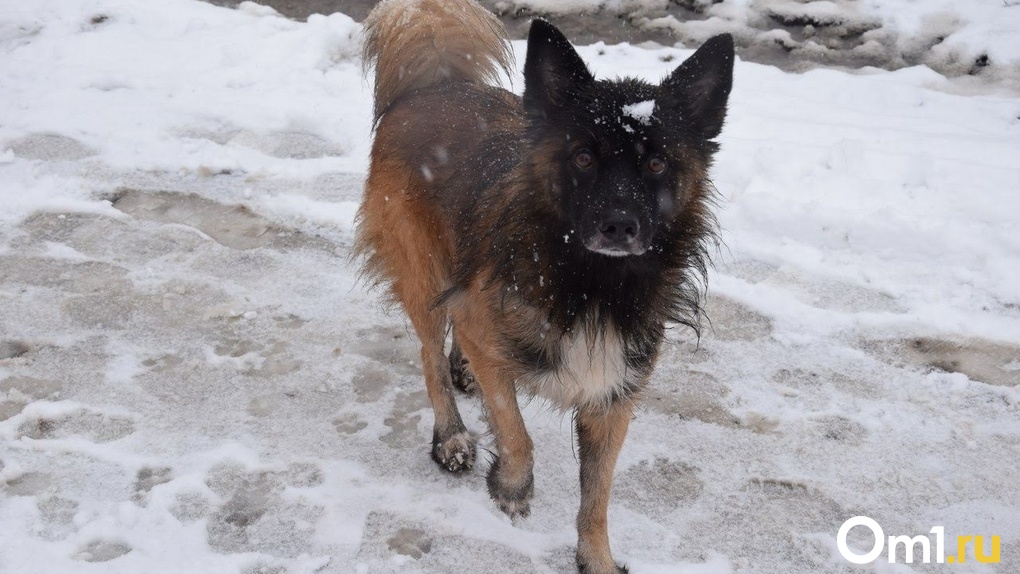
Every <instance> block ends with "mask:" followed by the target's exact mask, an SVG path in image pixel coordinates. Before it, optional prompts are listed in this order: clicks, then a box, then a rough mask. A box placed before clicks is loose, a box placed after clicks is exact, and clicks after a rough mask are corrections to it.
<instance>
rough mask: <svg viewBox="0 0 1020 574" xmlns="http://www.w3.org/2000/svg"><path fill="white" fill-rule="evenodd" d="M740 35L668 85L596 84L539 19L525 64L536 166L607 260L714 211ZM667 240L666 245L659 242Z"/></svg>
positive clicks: (572, 226) (565, 212) (720, 39)
mask: <svg viewBox="0 0 1020 574" xmlns="http://www.w3.org/2000/svg"><path fill="white" fill-rule="evenodd" d="M733 52H734V50H733V39H732V38H731V37H730V36H729V35H728V34H723V35H719V36H715V37H714V38H712V39H710V40H708V41H707V42H705V44H704V45H703V46H701V48H700V49H698V51H697V52H695V53H694V55H692V56H691V57H690V58H688V59H687V60H686V61H685V62H683V63H682V64H680V66H678V67H677V68H676V69H675V70H674V71H673V72H672V73H671V74H670V75H669V76H667V77H666V79H664V80H663V81H662V82H661V83H660V84H659V85H658V86H656V85H652V84H649V83H647V82H643V81H640V80H635V79H622V80H596V79H595V78H594V77H593V76H592V74H591V72H589V70H588V68H587V66H585V64H584V62H583V61H582V60H581V58H580V56H578V54H577V52H576V51H574V48H573V47H572V46H571V45H570V43H569V42H568V41H567V39H566V38H565V37H564V36H563V34H562V33H561V32H560V31H559V30H557V29H556V28H555V27H554V26H553V25H551V24H549V23H548V22H545V21H544V20H535V21H534V22H533V23H532V25H531V32H530V35H529V37H528V54H527V61H526V63H525V66H524V78H525V91H524V107H525V111H526V113H527V115H528V117H529V121H530V133H529V137H531V138H532V141H533V144H534V145H533V146H532V147H531V150H532V152H531V153H532V156H531V157H530V158H527V159H526V161H527V162H528V163H529V165H530V169H531V173H532V176H533V177H534V178H535V179H536V180H537V181H536V184H537V185H539V186H540V187H541V188H542V189H544V190H545V191H547V192H548V193H549V194H550V196H549V198H550V199H551V201H552V203H553V204H554V205H555V210H556V211H557V213H558V214H559V215H560V217H561V218H562V220H563V221H564V223H565V227H566V229H568V230H569V231H568V233H569V234H572V235H573V237H568V238H567V240H568V241H571V240H576V241H579V242H580V244H581V245H583V246H584V247H585V248H586V249H587V250H588V251H590V252H595V253H599V254H602V255H605V256H614V257H626V256H640V255H642V254H644V253H646V252H648V251H650V250H651V251H655V250H657V249H662V247H663V246H662V241H664V239H663V237H664V236H665V235H666V233H665V230H668V229H670V228H675V227H676V226H678V225H682V223H683V220H684V212H685V210H691V209H704V207H703V206H702V205H701V204H702V203H703V202H704V200H705V197H706V196H707V194H708V191H707V189H706V186H707V185H708V184H707V171H708V168H709V165H710V163H711V157H712V154H713V153H714V152H715V151H716V149H717V146H716V144H715V143H713V142H712V140H713V139H714V138H715V137H716V136H718V135H719V132H720V131H721V129H722V124H723V120H724V118H725V116H726V102H727V99H728V97H729V93H730V88H731V86H732V83H733ZM657 240H658V241H657Z"/></svg>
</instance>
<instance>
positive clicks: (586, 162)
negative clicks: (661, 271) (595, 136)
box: [574, 149, 595, 169]
mask: <svg viewBox="0 0 1020 574" xmlns="http://www.w3.org/2000/svg"><path fill="white" fill-rule="evenodd" d="M574 165H576V166H577V167H578V168H579V169H591V168H592V166H594V165H595V156H593V155H591V152H590V151H588V150H586V149H583V150H581V151H579V152H577V153H575V154H574Z"/></svg>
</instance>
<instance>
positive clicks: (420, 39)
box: [362, 0, 513, 122]
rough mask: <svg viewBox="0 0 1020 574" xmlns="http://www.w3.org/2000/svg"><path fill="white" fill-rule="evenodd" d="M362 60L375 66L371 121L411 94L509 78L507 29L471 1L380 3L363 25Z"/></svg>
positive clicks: (397, 0)
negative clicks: (441, 86)
mask: <svg viewBox="0 0 1020 574" xmlns="http://www.w3.org/2000/svg"><path fill="white" fill-rule="evenodd" d="M364 35H365V44H364V49H363V52H362V57H363V61H364V65H365V67H366V70H367V69H368V67H369V66H371V65H372V64H375V108H374V113H375V121H376V122H378V121H379V119H380V118H381V117H382V115H383V114H384V113H385V112H386V109H387V108H389V106H390V105H391V104H392V103H393V102H395V101H397V100H398V99H400V97H401V96H403V95H404V94H407V93H408V92H411V91H414V90H420V89H422V88H428V87H431V86H437V85H439V84H442V83H445V82H450V81H467V82H478V83H484V82H488V81H492V82H495V81H497V80H498V78H499V76H500V73H501V72H502V73H505V74H507V75H508V76H509V75H510V70H511V69H512V68H513V52H512V51H511V50H510V40H509V37H508V36H507V33H506V28H504V27H503V24H502V22H500V21H499V20H498V19H497V18H496V17H495V16H494V15H493V14H492V13H491V12H489V11H488V10H486V9H485V8H483V7H482V6H480V5H478V4H477V3H476V2H475V1H474V0H384V1H383V2H380V3H379V4H378V5H377V6H376V7H375V8H374V9H373V10H372V12H371V13H370V14H369V15H368V17H367V18H366V19H365V22H364Z"/></svg>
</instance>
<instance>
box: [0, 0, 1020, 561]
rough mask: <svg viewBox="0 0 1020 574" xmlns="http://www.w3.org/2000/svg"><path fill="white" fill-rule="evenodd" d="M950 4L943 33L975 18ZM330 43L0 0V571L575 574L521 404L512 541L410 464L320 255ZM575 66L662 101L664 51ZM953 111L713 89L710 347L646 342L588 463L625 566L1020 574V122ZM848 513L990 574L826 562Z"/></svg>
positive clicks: (333, 268) (168, 9) (351, 288)
mask: <svg viewBox="0 0 1020 574" xmlns="http://www.w3.org/2000/svg"><path fill="white" fill-rule="evenodd" d="M818 4H824V3H822V2H819V3H818ZM858 4H859V9H860V10H861V11H862V13H864V14H866V15H867V14H871V17H874V18H884V17H885V15H886V14H887V13H888V12H889V11H888V10H884V9H883V6H887V5H893V4H896V5H898V6H902V5H903V4H904V2H894V1H893V0H889V2H880V1H879V0H869V1H868V2H860V3H858ZM943 4H947V3H943ZM956 4H957V7H956V10H957V13H958V14H959V15H960V16H961V19H962V20H965V21H966V22H964V23H962V24H961V26H962V28H960V29H961V30H963V31H965V32H967V33H968V34H969V33H971V32H972V31H975V30H976V31H980V30H982V29H991V28H994V27H995V26H997V25H999V23H997V22H991V21H989V20H987V19H988V18H989V14H990V13H991V12H990V11H989V10H986V8H987V6H984V7H978V4H981V3H979V2H974V7H973V10H972V9H971V4H970V3H961V2H958V3H956ZM964 4H966V7H963V5H964ZM984 4H987V3H984ZM999 4H1000V5H1002V4H1001V2H1000V3H999ZM1006 4H1008V2H1007V3H1006ZM720 5H722V4H720ZM947 5H948V4H947ZM1010 9H1011V10H1013V11H1020V6H1018V7H1015V8H1010ZM1009 14H1013V12H1009ZM560 17H561V18H571V17H572V16H569V15H563V16H560ZM574 17H576V16H574ZM983 19H984V20H983ZM981 26H985V28H981ZM358 30H359V26H358V25H357V24H356V23H354V22H353V21H351V20H350V19H349V18H347V17H346V16H343V15H338V14H337V15H332V16H328V17H326V16H313V17H311V18H309V20H308V21H307V22H294V21H290V20H286V19H284V18H281V17H279V16H277V15H276V14H275V13H274V12H273V11H272V10H269V9H266V8H263V7H260V6H257V5H254V4H244V5H242V6H241V7H240V8H239V9H237V10H229V9H225V8H218V7H214V6H211V5H209V4H205V3H202V2H198V1H195V0H162V1H161V2H148V1H145V0H33V1H32V2H20V3H15V2H4V3H3V5H2V6H0V572H2V573H4V574H7V573H12V574H14V573H17V574H33V573H40V574H63V573H71V572H74V573H90V572H97V573H98V572H102V573H121V572H123V573H132V574H133V573H137V572H147V573H161V572H166V573H170V572H173V573H189V574H191V573H196V574H197V573H205V572H208V573H215V574H222V573H225V572H227V573H229V572H237V573H244V574H267V573H274V574H279V573H284V572H286V573H304V572H328V573H344V574H347V573H351V572H358V573H386V572H429V573H447V572H479V571H484V572H491V573H492V574H504V573H516V572H542V573H554V572H569V571H571V569H572V568H573V544H574V537H575V532H574V529H573V516H574V513H575V511H576V506H577V499H578V488H577V484H576V478H575V477H576V473H577V463H576V460H575V456H574V454H573V447H572V440H573V436H572V432H571V424H570V419H569V417H568V416H564V415H562V414H560V413H558V412H555V411H552V410H551V409H549V407H548V406H546V405H544V404H542V403H541V402H537V401H536V402H533V403H530V404H529V405H528V406H527V407H526V408H525V417H526V419H527V422H528V424H529V428H530V429H531V431H532V435H533V438H534V440H535V445H536V453H535V454H536V475H535V481H536V486H535V491H536V498H535V501H534V503H533V513H532V516H531V518H529V519H528V520H527V521H525V522H523V523H521V524H518V525H513V524H511V523H510V522H509V521H508V520H507V519H506V518H505V517H503V516H502V515H501V514H500V513H499V511H498V510H497V509H496V508H495V506H494V505H493V504H492V503H491V502H490V501H489V499H488V496H487V494H486V491H485V486H484V472H485V465H484V464H481V465H480V468H478V469H476V470H475V471H474V473H472V474H471V475H469V476H466V477H453V476H449V475H446V474H444V473H442V472H440V471H439V470H438V469H437V468H436V467H435V465H434V464H433V463H432V462H431V460H429V458H428V456H427V450H428V442H429V438H430V430H431V418H432V414H431V410H430V409H429V408H428V405H427V398H426V396H425V392H424V386H423V384H422V381H421V372H420V369H419V366H418V352H417V346H416V343H415V340H414V337H413V335H411V334H410V328H409V326H408V325H407V322H406V320H405V319H404V317H403V316H402V314H401V313H400V312H399V310H392V309H391V310H386V309H384V307H383V306H382V304H381V302H380V298H379V294H378V293H374V292H370V291H366V289H365V286H364V285H362V284H360V283H359V282H358V280H357V279H358V278H357V267H356V265H352V264H351V263H350V262H349V261H348V256H349V246H350V242H351V229H352V220H353V213H354V210H355V208H356V205H357V201H358V199H359V196H360V193H361V186H362V181H363V178H364V175H365V169H366V166H367V154H368V148H369V143H370V121H369V118H370V113H371V102H370V100H369V97H370V96H369V95H370V92H371V90H370V86H369V85H368V84H367V81H366V80H364V79H363V77H362V75H361V71H360V63H359V62H358V60H357V53H358V40H357V34H358ZM963 37H967V36H963ZM960 41H961V42H964V41H963V40H960ZM967 41H970V40H967ZM975 41H976V40H975ZM964 45H965V43H964ZM515 48H516V49H517V50H518V54H519V61H523V53H522V52H521V51H522V50H523V44H521V43H517V44H516V45H515ZM581 53H582V55H583V56H584V57H585V58H586V60H587V61H589V62H590V63H591V66H592V67H593V69H595V70H596V71H597V73H598V74H600V75H604V76H615V75H619V74H630V75H638V76H642V77H646V78H648V79H652V80H658V79H659V78H661V77H662V76H663V75H665V74H666V73H667V72H668V71H669V70H670V69H671V68H672V67H673V66H675V65H676V64H677V63H678V62H680V61H681V60H682V59H683V58H684V57H685V56H686V55H688V54H689V53H690V52H689V51H687V50H681V49H675V48H659V49H645V48H638V47H634V46H630V45H615V46H607V45H604V44H599V45H593V46H587V47H583V48H581ZM996 57H997V58H998V57H999V56H996ZM1004 57H1006V59H1007V61H1008V54H1007V55H1006V56H1004ZM1013 57H1014V60H1013V61H1015V60H1016V58H1017V57H1020V54H1013ZM520 87H521V83H520V81H519V79H518V82H517V84H516V88H517V89H520ZM958 87H959V85H958V84H957V83H956V81H953V80H948V79H946V78H945V77H943V76H942V75H940V74H938V73H936V72H934V71H932V70H931V69H928V68H923V67H910V68H905V69H902V70H899V71H896V72H886V71H877V70H871V71H869V72H866V73H857V74H849V73H845V72H840V71H833V70H824V69H819V70H815V71H811V72H808V73H804V74H801V75H793V74H788V73H784V72H781V71H779V70H777V69H776V68H772V67H767V66H762V65H756V64H749V63H746V62H738V64H737V69H736V79H735V87H734V91H733V96H732V100H731V113H730V116H729V120H728V122H727V125H726V129H725V130H724V133H723V136H722V138H721V141H722V152H721V154H720V155H719V157H718V162H717V165H716V168H715V178H714V179H715V183H716V185H717V187H718V188H719V192H720V202H719V203H720V205H719V208H720V211H719V217H720V221H721V223H722V226H723V238H724V239H725V246H723V247H722V248H721V250H720V252H719V254H718V256H717V267H716V270H715V271H714V272H713V273H712V275H711V277H710V297H709V316H710V318H711V319H712V325H711V328H709V329H706V333H705V335H704V336H703V337H702V339H701V340H700V342H697V341H695V340H694V338H693V335H692V334H691V333H690V332H687V331H684V330H683V329H679V328H677V329H674V330H673V331H672V332H671V343H670V344H669V345H668V347H667V348H666V349H665V351H664V353H663V358H662V361H661V362H660V365H659V368H658V369H657V371H656V374H655V376H654V378H653V381H652V385H651V389H650V391H649V393H648V396H647V397H646V400H645V402H644V406H643V408H642V409H641V412H640V413H639V415H638V417H637V418H636V420H635V421H634V423H633V425H632V427H631V429H632V430H631V434H630V437H629V439H628V441H627V443H626V445H625V447H624V450H623V453H622V455H621V459H620V463H619V466H618V469H617V485H616V488H615V492H614V500H613V504H612V506H611V508H610V523H611V538H612V542H613V547H614V549H615V553H616V556H617V558H618V559H620V560H623V561H625V562H627V563H628V564H629V565H630V566H631V569H632V572H633V573H634V574H643V573H645V574H648V573H681V574H683V573H727V572H761V573H819V572H837V573H838V572H880V573H885V572H890V573H902V572H949V571H952V572H975V573H988V572H1001V573H1011V572H1017V571H1020V488H1018V487H1017V482H1018V479H1020V463H1018V461H1020V159H1018V158H1020V99H1018V98H1017V97H1014V96H1009V95H998V96H992V95H971V96H962V95H958V92H959V91H960V90H959V89H957V88H958ZM461 408H462V409H463V412H464V413H465V415H466V417H465V419H466V422H467V424H468V427H469V428H470V429H471V430H473V431H476V432H479V433H482V432H484V429H485V424H484V421H483V420H482V418H481V417H482V413H481V410H480V408H479V406H478V404H477V403H476V402H475V401H474V400H471V399H467V398H463V399H461ZM483 444H486V445H487V444H489V443H488V440H487V439H485V438H483ZM483 455H484V451H483ZM483 458H484V456H483ZM859 514H864V515H867V516H870V517H872V518H874V519H875V520H877V521H878V522H879V523H880V524H881V525H882V526H883V528H884V529H885V532H886V533H887V534H896V535H900V534H909V535H915V534H923V533H927V532H928V531H929V530H930V529H931V527H932V526H936V525H942V526H945V529H946V534H947V539H948V540H951V541H955V536H956V535H959V534H979V535H984V536H986V537H988V536H992V535H998V536H1001V544H1002V546H1001V560H1002V562H1001V564H998V565H982V564H978V563H976V562H975V561H974V560H973V558H970V559H968V560H967V562H966V563H964V564H956V565H954V566H949V565H945V564H941V565H940V564H931V565H927V566H925V565H920V564H915V565H913V566H906V565H903V564H900V565H896V566H893V565H889V564H888V563H886V562H885V558H884V557H883V558H881V559H880V560H879V561H878V562H876V563H875V564H874V565H871V566H863V567H858V566H852V565H851V564H849V563H848V562H846V561H845V560H844V559H843V558H842V557H841V556H840V554H839V553H838V551H837V549H836V533H837V530H838V529H839V527H840V525H841V524H842V523H843V522H844V521H845V520H846V519H848V518H850V517H852V516H855V515H859ZM854 532H855V535H854V536H851V545H852V546H854V547H855V548H858V549H861V550H866V549H867V547H868V546H869V545H868V544H867V543H868V537H867V536H863V535H861V536H857V534H860V533H859V532H858V531H857V530H855V531H854ZM953 550H954V549H953V548H952V547H950V548H949V551H950V553H952V551H953Z"/></svg>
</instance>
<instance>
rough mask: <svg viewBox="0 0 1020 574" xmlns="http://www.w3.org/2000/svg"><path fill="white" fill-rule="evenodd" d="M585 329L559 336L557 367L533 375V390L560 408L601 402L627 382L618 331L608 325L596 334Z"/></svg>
mask: <svg viewBox="0 0 1020 574" xmlns="http://www.w3.org/2000/svg"><path fill="white" fill-rule="evenodd" d="M588 331H589V330H588V329H581V330H580V332H579V333H575V334H573V335H570V336H567V337H564V338H563V339H562V341H561V342H560V360H559V363H558V365H557V368H556V369H555V370H553V371H552V372H548V373H543V374H541V375H537V376H535V377H534V379H533V380H532V381H531V387H532V391H533V392H534V394H537V395H540V396H543V397H545V398H547V399H549V400H551V401H553V402H554V403H556V405H557V406H559V407H560V408H570V407H576V406H579V405H595V404H604V403H606V402H608V401H609V399H610V398H611V397H612V395H613V394H614V391H617V390H618V389H619V388H620V387H622V386H623V385H624V384H625V383H626V377H627V360H626V356H625V349H624V345H623V341H622V340H621V339H620V336H619V334H617V332H616V330H615V329H613V328H611V327H610V328H607V329H605V330H603V331H600V332H599V333H598V334H597V335H594V334H591V333H589V332H588Z"/></svg>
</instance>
